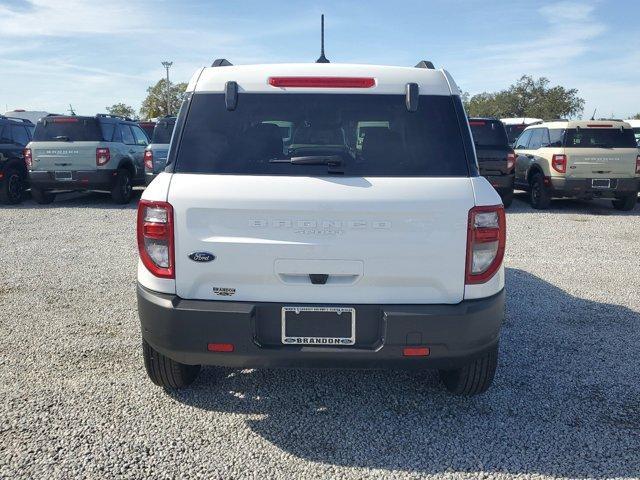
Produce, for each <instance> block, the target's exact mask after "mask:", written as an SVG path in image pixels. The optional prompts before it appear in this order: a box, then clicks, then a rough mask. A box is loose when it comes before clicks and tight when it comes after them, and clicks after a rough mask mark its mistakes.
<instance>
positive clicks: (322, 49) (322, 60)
mask: <svg viewBox="0 0 640 480" xmlns="http://www.w3.org/2000/svg"><path fill="white" fill-rule="evenodd" d="M316 63H330V62H329V59H328V58H327V57H325V56H324V14H322V15H320V58H318V60H316Z"/></svg>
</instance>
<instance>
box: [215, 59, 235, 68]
mask: <svg viewBox="0 0 640 480" xmlns="http://www.w3.org/2000/svg"><path fill="white" fill-rule="evenodd" d="M232 65H233V63H231V62H230V61H229V60H227V59H226V58H216V59H215V60H214V61H213V63H212V64H211V66H212V67H230V66H232Z"/></svg>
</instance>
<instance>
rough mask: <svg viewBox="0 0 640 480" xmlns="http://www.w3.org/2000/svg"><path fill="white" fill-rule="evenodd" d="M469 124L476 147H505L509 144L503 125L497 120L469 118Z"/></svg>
mask: <svg viewBox="0 0 640 480" xmlns="http://www.w3.org/2000/svg"><path fill="white" fill-rule="evenodd" d="M469 126H470V127H471V133H472V134H473V141H474V142H475V144H476V146H478V147H496V146H500V147H503V146H504V147H506V146H508V144H509V141H508V139H507V133H506V131H505V128H504V125H503V124H502V122H500V121H498V120H469Z"/></svg>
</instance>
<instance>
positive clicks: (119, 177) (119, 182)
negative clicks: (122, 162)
mask: <svg viewBox="0 0 640 480" xmlns="http://www.w3.org/2000/svg"><path fill="white" fill-rule="evenodd" d="M132 191H133V187H132V186H131V173H130V172H129V170H127V169H126V168H119V169H118V173H117V174H116V181H115V183H114V185H113V188H112V189H111V198H112V199H113V201H114V202H116V203H129V202H130V201H131V193H132Z"/></svg>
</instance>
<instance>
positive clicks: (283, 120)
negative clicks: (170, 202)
mask: <svg viewBox="0 0 640 480" xmlns="http://www.w3.org/2000/svg"><path fill="white" fill-rule="evenodd" d="M283 126H287V127H289V126H290V128H283ZM360 138H362V140H360ZM174 171H176V172H182V173H216V174H240V175H251V174H255V175H290V176H323V175H347V176H397V177H402V176H468V175H469V170H468V164H467V160H466V156H465V151H464V146H463V137H462V133H461V130H460V126H459V122H458V116H457V114H456V109H455V106H454V99H453V97H450V96H437V95H421V96H420V100H419V107H418V111H417V112H409V111H408V110H407V106H406V98H405V96H404V95H370V94H339V95H331V94H259V93H246V94H240V96H239V98H238V105H237V108H236V109H235V110H233V111H228V110H227V109H226V108H225V99H224V95H223V94H218V93H202V94H196V95H194V96H193V98H192V100H191V106H190V108H189V113H188V116H187V119H186V123H185V126H184V130H183V132H182V138H181V141H180V148H179V151H178V157H177V160H176V164H175V168H174Z"/></svg>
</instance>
